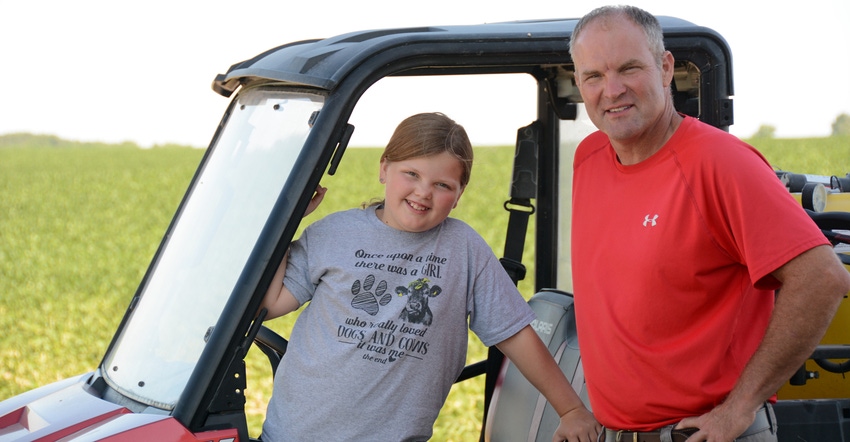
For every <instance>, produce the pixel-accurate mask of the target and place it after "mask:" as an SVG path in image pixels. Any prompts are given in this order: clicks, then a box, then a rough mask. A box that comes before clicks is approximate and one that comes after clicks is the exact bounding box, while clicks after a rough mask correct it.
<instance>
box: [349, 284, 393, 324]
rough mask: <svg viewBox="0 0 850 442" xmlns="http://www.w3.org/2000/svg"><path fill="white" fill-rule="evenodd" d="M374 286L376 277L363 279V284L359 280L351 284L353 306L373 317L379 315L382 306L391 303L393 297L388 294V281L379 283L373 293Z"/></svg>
mask: <svg viewBox="0 0 850 442" xmlns="http://www.w3.org/2000/svg"><path fill="white" fill-rule="evenodd" d="M374 285H375V276H374V275H369V276H367V277H366V278H365V279H363V283H362V284H361V282H360V280H359V279H357V280H355V281H354V284H351V294H352V295H354V299H352V300H351V306H352V307H354V308H356V309H358V310H363V311H364V312H366V313H368V314H370V315H372V316H375V315H377V314H378V309H379V308H380V306H383V305H387V304H389V303H390V300H391V299H392V295H390V294H389V293H386V291H387V282H386V281H381V282H379V283H378V286H377V287H375V292H374V293H373V292H372V286H374Z"/></svg>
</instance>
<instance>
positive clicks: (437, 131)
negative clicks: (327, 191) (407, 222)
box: [363, 112, 472, 207]
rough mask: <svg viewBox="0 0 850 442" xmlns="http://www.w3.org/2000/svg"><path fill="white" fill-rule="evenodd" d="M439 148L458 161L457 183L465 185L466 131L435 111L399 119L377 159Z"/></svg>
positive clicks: (436, 152) (468, 164)
mask: <svg viewBox="0 0 850 442" xmlns="http://www.w3.org/2000/svg"><path fill="white" fill-rule="evenodd" d="M443 152H447V153H449V154H451V155H452V156H454V157H455V158H457V159H458V161H460V164H461V167H462V171H461V174H460V184H461V186H462V187H466V185H467V184H468V183H469V178H470V177H471V176H472V143H471V142H470V141H469V137H468V136H467V135H466V130H465V129H464V128H463V126H461V125H460V124H457V123H456V122H455V121H454V120H452V119H451V118H449V117H447V116H445V115H444V114H441V113H439V112H428V113H421V114H416V115H412V116H410V117H407V118H405V119H404V120H403V121H402V122H401V123H399V125H398V126H397V127H396V128H395V132H393V135H392V137H390V141H389V142H388V143H387V147H385V148H384V152H383V153H382V154H381V162H384V161H387V162H394V161H404V160H409V159H413V158H421V157H429V156H433V155H439V154H441V153H443ZM383 203H384V201H383V199H380V200H372V201H371V202H369V203H364V204H363V206H364V207H365V206H375V205H381V204H383Z"/></svg>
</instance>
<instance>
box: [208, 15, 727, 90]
mask: <svg viewBox="0 0 850 442" xmlns="http://www.w3.org/2000/svg"><path fill="white" fill-rule="evenodd" d="M658 19H659V21H660V22H661V25H662V27H663V28H664V34H665V43H666V44H667V46H668V49H671V46H686V45H688V44H696V43H694V42H689V41H682V42H678V40H679V39H678V38H677V37H679V36H681V37H685V40H688V39H692V38H693V37H694V36H702V37H706V36H707V37H709V38H710V39H711V40H714V41H715V42H716V43H717V45H718V47H719V48H720V50H721V51H722V52H724V53H725V54H722V57H723V58H725V59H724V60H722V61H723V62H724V63H723V64H726V65H727V66H726V68H727V69H728V75H727V76H726V77H727V78H729V79H731V63H730V62H729V61H730V60H729V59H730V55H729V53H728V45H727V44H726V42H725V41H724V40H723V38H722V37H721V36H720V35H719V34H717V33H716V32H714V31H712V30H711V29H708V28H703V27H699V26H696V25H694V24H693V23H690V22H688V21H685V20H682V19H678V18H673V17H658ZM577 22H578V19H559V20H538V21H517V22H507V23H492V24H480V25H455V26H435V27H421V28H399V29H383V30H368V31H360V32H353V33H349V34H343V35H339V36H336V37H331V38H327V39H321V40H309V41H301V42H294V43H289V44H285V45H283V46H279V47H276V48H273V49H270V50H268V51H266V52H264V53H262V54H259V55H257V56H255V57H254V58H251V59H249V60H245V61H243V62H240V63H237V64H234V65H233V66H231V67H230V69H228V71H227V73H226V74H219V75H218V76H216V78H215V80H214V81H213V90H215V91H216V92H218V93H219V94H221V95H224V96H230V95H231V94H232V93H233V92H234V91H235V90H236V89H237V88H238V87H239V86H240V85H242V84H245V83H248V82H252V81H257V80H268V81H276V82H284V83H290V84H296V85H303V86H309V87H315V88H320V89H325V90H333V89H334V88H335V87H336V86H337V85H338V84H339V83H340V82H341V81H342V80H343V79H344V78H345V77H346V76H348V75H349V74H351V73H352V72H353V71H354V70H356V69H358V68H361V67H363V66H368V68H369V69H373V70H374V69H378V68H380V67H382V66H390V65H393V64H394V63H397V62H399V61H401V60H406V63H405V64H404V69H405V70H410V69H413V70H416V69H422V68H430V69H432V68H434V67H435V65H437V66H438V67H439V66H444V67H445V68H446V69H462V68H467V69H471V68H472V67H475V68H477V69H481V68H482V67H490V68H492V69H493V70H494V71H498V70H499V69H500V68H505V72H507V71H508V70H507V68H509V67H512V69H515V68H516V66H519V65H529V66H530V65H535V66H540V65H546V64H564V63H569V62H570V57H569V51H568V46H567V45H568V41H569V38H570V35H571V34H572V31H573V29H574V27H575V25H576V23H577ZM700 44H703V45H704V43H700ZM416 60H419V63H417V62H416ZM398 69H399V71H393V70H392V69H390V70H389V72H387V73H386V75H396V74H398V72H400V70H401V69H402V68H401V67H399V68H398ZM405 74H407V75H409V74H410V72H405ZM728 92H729V93H730V94H731V81H729V85H728Z"/></svg>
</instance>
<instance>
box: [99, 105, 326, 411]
mask: <svg viewBox="0 0 850 442" xmlns="http://www.w3.org/2000/svg"><path fill="white" fill-rule="evenodd" d="M322 104H323V97H321V96H318V95H310V94H306V93H294V92H284V91H280V90H273V89H262V88H260V89H253V90H246V91H243V92H242V93H241V94H240V96H239V97H237V98H236V103H235V104H234V105H233V107H232V108H231V110H230V115H229V117H228V118H227V121H226V123H225V126H224V127H223V129H222V131H221V134H220V136H219V137H218V139H217V140H216V142H215V144H214V146H213V147H212V148H211V149H212V150H211V154H210V155H209V157H208V159H207V161H206V163H205V164H204V166H203V169H202V171H201V173H200V174H199V176H198V177H197V178H196V179H195V181H194V184H193V187H192V189H191V191H190V195H189V198H188V199H187V200H186V202H185V204H184V205H183V208H182V211H181V212H180V213H179V218H178V219H177V221H176V224H175V225H174V227H173V229H172V231H171V235H170V237H169V238H167V239H166V242H165V245H164V248H163V249H162V251H161V253H160V254H159V255H158V256H157V260H156V262H155V263H154V267H153V271H152V272H151V274H150V276H149V277H148V278H147V280H146V284H145V285H144V287H143V288H142V291H141V296H140V299H139V302H138V305H136V306H135V309H134V311H133V312H132V315H131V316H130V317H129V319H128V321H127V323H126V325H125V326H124V328H123V329H122V331H121V334H120V336H119V337H118V340H117V341H116V343H115V345H114V346H113V348H112V350H111V352H110V354H108V355H107V357H106V359H105V360H104V366H103V367H102V370H103V373H104V375H105V377H106V381H107V383H109V385H110V386H111V387H112V388H114V389H115V390H117V391H119V392H120V393H122V394H124V395H125V396H128V397H130V398H132V399H134V400H136V401H139V402H142V403H144V404H147V405H150V406H154V407H158V408H162V409H166V410H170V409H172V408H173V407H174V405H175V403H176V402H177V399H178V398H179V397H180V394H181V393H182V391H183V388H184V387H185V385H186V382H187V381H188V379H189V376H190V375H191V373H192V370H193V369H194V367H195V364H196V363H197V361H198V358H199V357H200V355H201V352H202V351H203V349H204V345H205V343H206V340H207V338H208V336H209V334H210V333H211V332H212V328H213V326H214V325H215V324H216V322H217V321H218V319H219V316H220V315H221V313H222V310H223V308H224V306H225V304H226V302H227V300H228V298H229V297H230V295H231V292H232V291H233V290H234V287H235V285H236V282H237V280H238V279H239V276H240V274H241V273H242V271H243V268H244V267H245V264H246V262H247V260H248V258H249V255H250V254H251V251H252V250H253V248H254V246H255V243H256V242H257V239H258V237H259V235H260V231H261V230H262V229H263V227H264V225H265V223H266V221H267V219H268V216H269V214H270V212H271V210H272V207H273V206H274V204H275V202H276V200H277V198H278V195H279V194H280V192H281V190H282V189H283V186H284V184H285V183H286V181H287V178H288V177H289V174H290V172H291V171H292V166H293V163H294V162H295V159H296V158H297V156H298V154H299V152H301V149H302V147H303V145H304V142H305V140H306V138H307V135H308V134H309V133H310V128H311V124H310V123H311V121H312V120H311V119H312V118H315V114H316V113H317V112H318V111H319V110H320V109H321V107H322Z"/></svg>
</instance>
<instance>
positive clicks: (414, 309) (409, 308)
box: [395, 278, 443, 325]
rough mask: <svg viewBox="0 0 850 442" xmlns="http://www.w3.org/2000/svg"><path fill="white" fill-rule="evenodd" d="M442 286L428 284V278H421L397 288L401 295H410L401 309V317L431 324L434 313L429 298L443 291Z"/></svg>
mask: <svg viewBox="0 0 850 442" xmlns="http://www.w3.org/2000/svg"><path fill="white" fill-rule="evenodd" d="M442 291H443V289H441V288H440V286H438V285H435V286H433V287H430V286H428V278H420V279H417V280H416V281H413V282H411V283H410V284H408V285H407V287H404V286H398V287H396V288H395V292H396V293H397V294H398V295H399V296H409V298H407V305H406V306H405V307H404V309H403V310H402V311H401V315H399V319H402V320H404V321H406V322H409V323H412V324H422V325H431V321H432V320H433V319H434V315H433V314H432V313H431V308H430V307H428V298H433V297H435V296H437V295H439V294H440V292H442Z"/></svg>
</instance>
